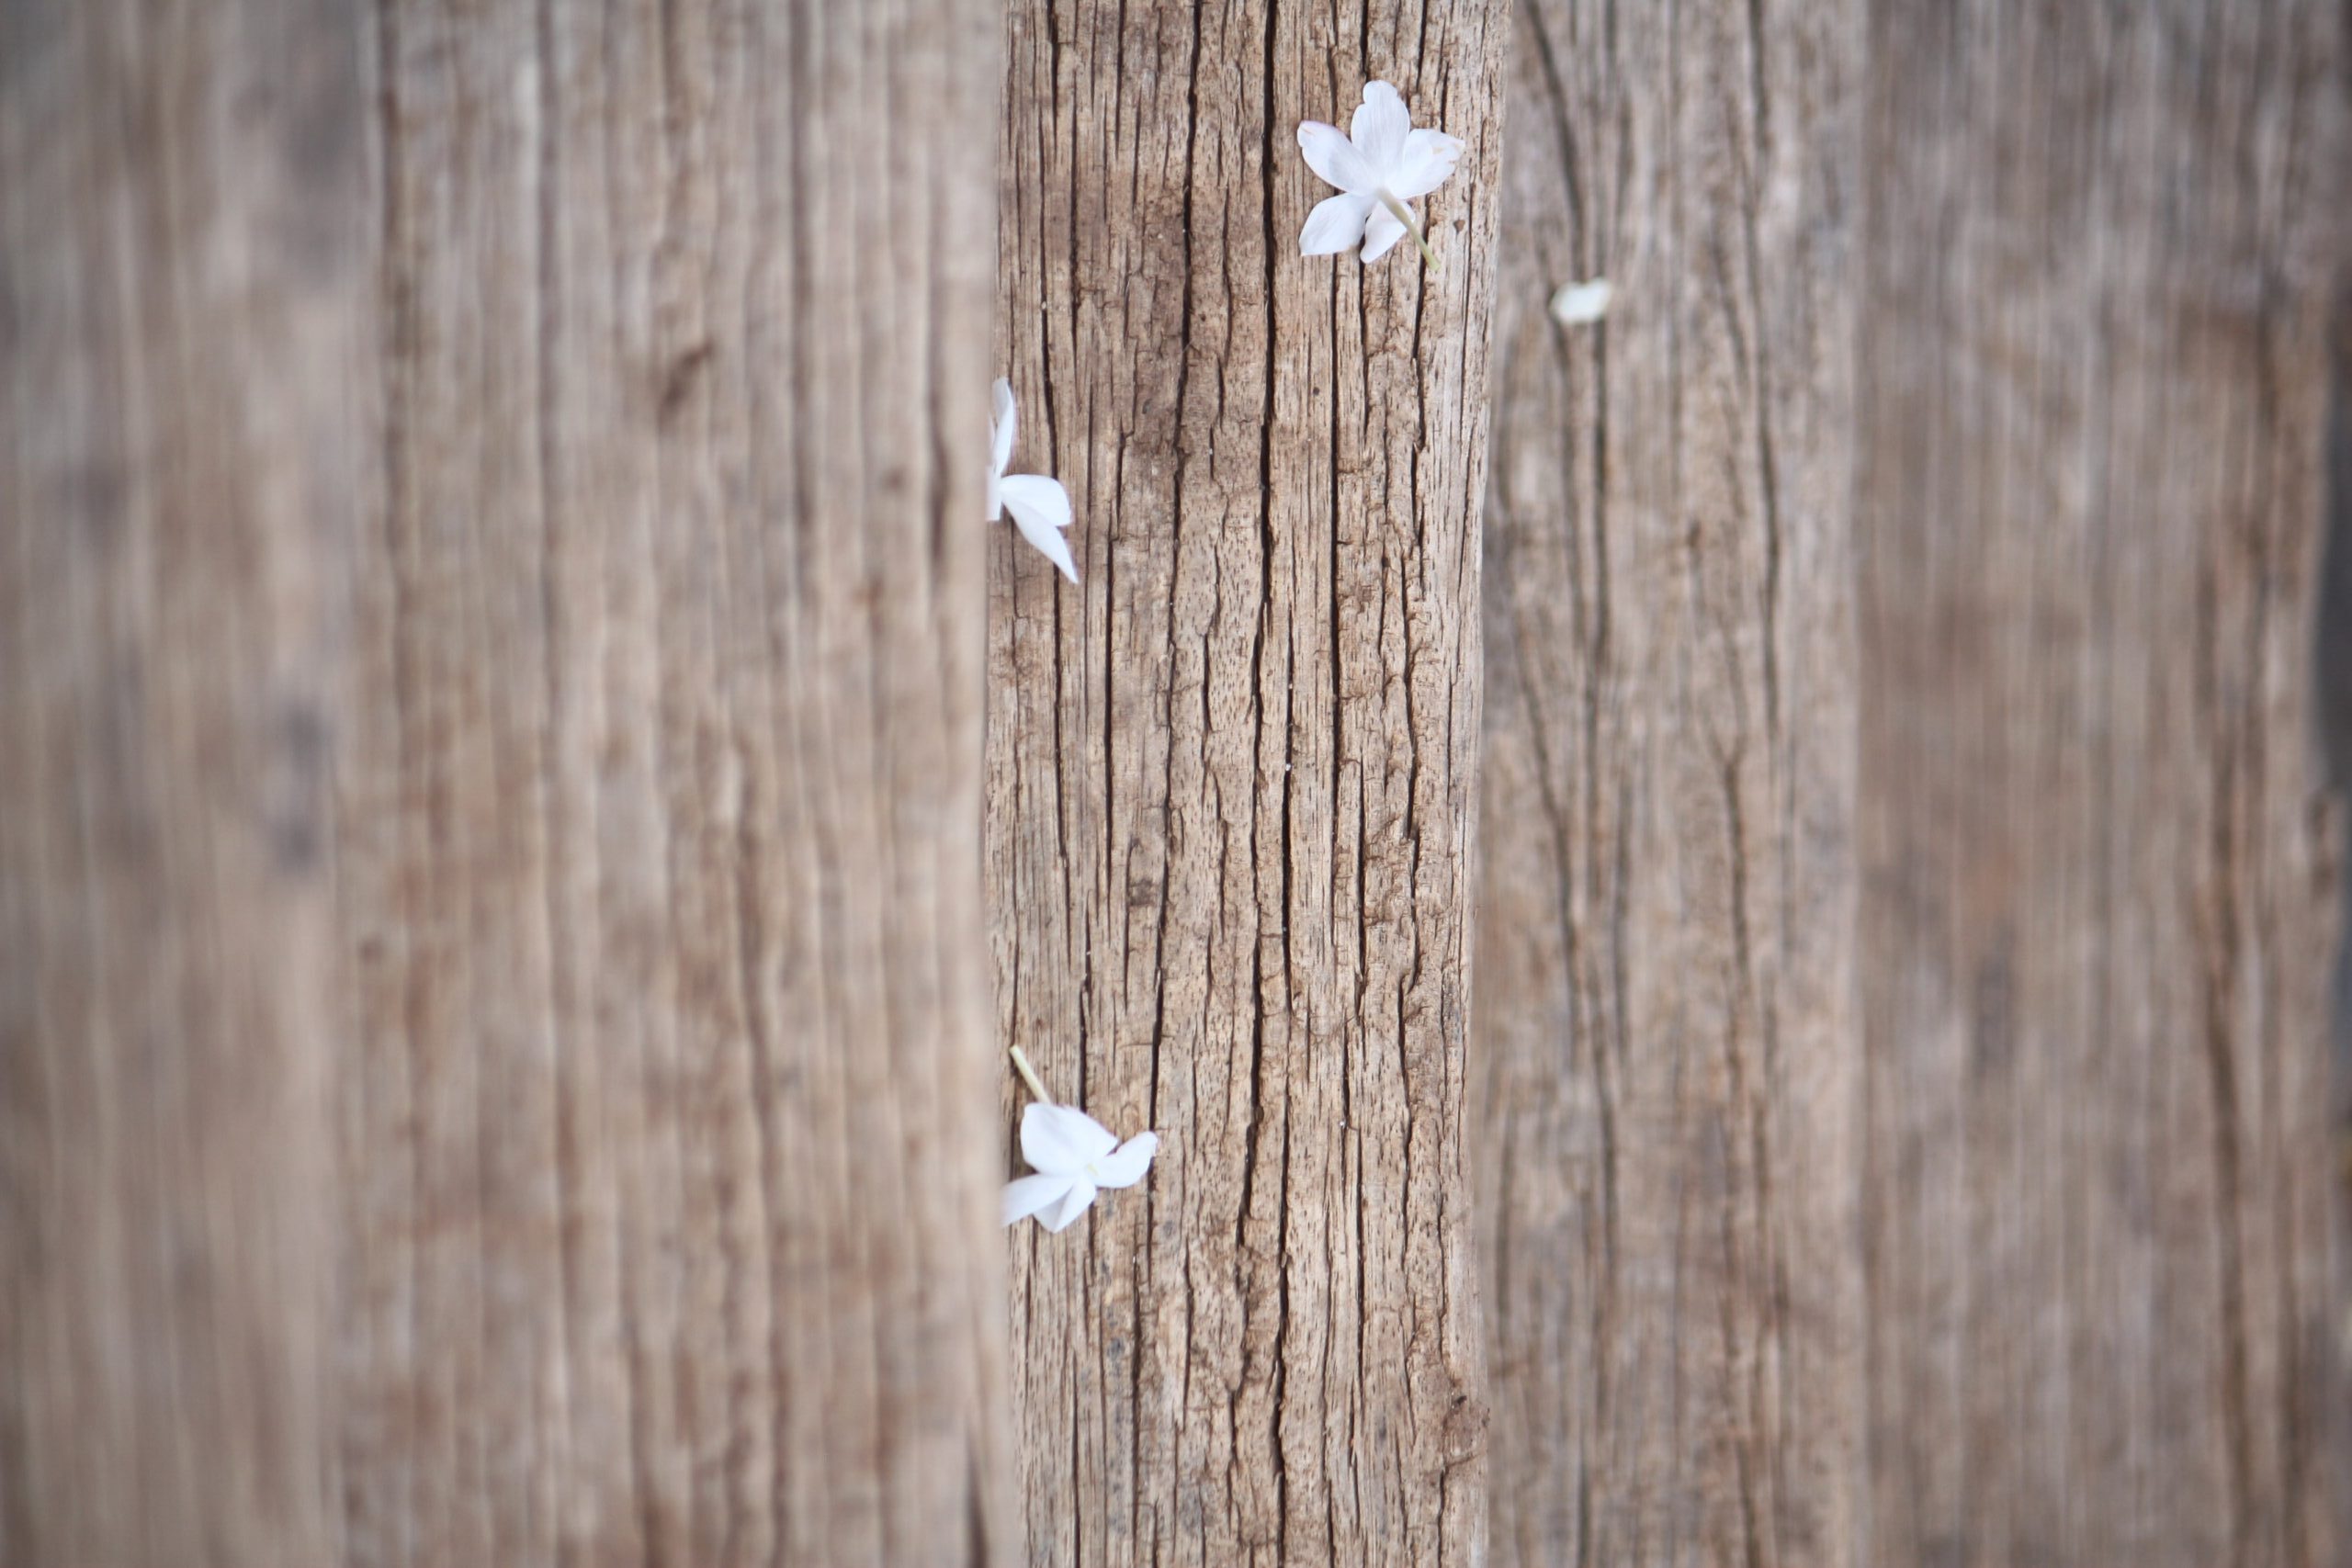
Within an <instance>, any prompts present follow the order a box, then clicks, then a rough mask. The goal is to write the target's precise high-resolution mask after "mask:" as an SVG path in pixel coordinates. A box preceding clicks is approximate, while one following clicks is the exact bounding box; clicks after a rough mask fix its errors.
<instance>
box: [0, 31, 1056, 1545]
mask: <svg viewBox="0 0 2352 1568" xmlns="http://www.w3.org/2000/svg"><path fill="white" fill-rule="evenodd" d="M5 25H6V28H7V31H6V34H5V35H0V36H5V41H6V48H5V49H0V171H5V177H0V224H5V229H0V235H5V238H6V249H5V251H0V265H5V267H6V272H5V274H0V276H5V279H6V289H5V291H4V292H0V302H5V309H0V337H5V342H0V349H5V358H0V363H5V365H6V382H5V388H4V389H0V395H5V396H6V398H7V400H8V401H7V403H6V412H7V416H8V417H7V423H6V431H5V432H0V497H5V498H6V501H7V505H8V513H7V524H6V532H5V534H0V545H4V546H5V556H0V559H4V560H5V562H6V565H5V566H4V567H0V592H5V594H6V599H5V601H0V604H5V609H6V621H5V626H0V636H5V637H6V638H7V648H8V650H9V657H8V660H7V663H6V669H5V671H0V693H5V694H6V705H5V709H0V724H5V726H6V728H5V729H0V735H5V736H6V741H7V744H6V757H5V759H0V780H5V783H6V793H7V797H8V799H9V800H10V802H11V807H10V810H9V811H8V812H6V813H5V814H0V818H5V825H4V826H0V932H5V933H6V937H7V941H6V943H5V944H0V945H5V947H6V954H5V956H0V1041H5V1043H6V1056H5V1066H0V1071H5V1072H6V1075H7V1079H6V1083H7V1094H6V1102H5V1110H4V1111H0V1114H5V1116H6V1122H5V1123H0V1133H5V1136H0V1158H5V1159H6V1162H7V1164H6V1175H7V1177H8V1181H7V1184H6V1193H7V1207H6V1214H5V1220H0V1224H5V1225H6V1229H5V1230H0V1263H5V1265H6V1283H5V1285H0V1290H5V1291H6V1305H7V1306H8V1307H9V1308H10V1310H9V1311H8V1312H7V1313H6V1319H7V1325H8V1326H7V1327H6V1330H5V1333H6V1338H5V1339H0V1348H5V1349H6V1355H7V1359H6V1363H5V1365H6V1373H7V1386H6V1390H5V1392H0V1408H5V1410H6V1420H5V1421H0V1461H5V1462H0V1558H5V1559H6V1560H7V1561H9V1562H17V1561H24V1562H106V1563H109V1564H113V1563H141V1562H156V1563H171V1564H175V1565H176V1564H183V1563H187V1562H222V1563H237V1564H246V1563H275V1562H284V1563H288V1564H293V1565H298V1568H311V1565H314V1564H318V1563H322V1562H347V1563H352V1564H376V1563H395V1562H413V1563H431V1564H438V1563H458V1562H500V1563H552V1562H696V1563H703V1562H708V1563H730V1562H762V1563H770V1562H783V1563H797V1564H809V1565H820V1564H821V1565H823V1568H837V1565H842V1564H857V1563H874V1564H883V1563H888V1564H898V1563H904V1562H925V1563H931V1562H939V1563H946V1562H976V1563H977V1562H983V1561H993V1562H1002V1561H1006V1560H1008V1559H1009V1557H1010V1555H1011V1542H1012V1529H1013V1528H1014V1523H1015V1521H1014V1517H1013V1515H1012V1507H1011V1498H1012V1495H1011V1491H1010V1486H1009V1481H1010V1476H1011V1464H1010V1461H1011V1455H1012V1445H1011V1441H1010V1430H1009V1427H1008V1426H1007V1425H1006V1422H1007V1416H1006V1408H1007V1404H1008V1399H1007V1395H1006V1391H1005V1387H1004V1379H1003V1367H1002V1357H1003V1334H1004V1320H1003V1316H1002V1306H1001V1303H1002V1299H1003V1269H1002V1263H1001V1241H1000V1239H999V1237H998V1235H997V1234H996V1232H995V1228H994V1225H993V1224H992V1217H991V1210H992V1207H993V1199H994V1192H995V1186H996V1173H995V1171H994V1169H993V1160H992V1148H993V1141H994V1130H993V1121H992V1103H993V1102H992V1099H991V1094H990V1089H991V1085H992V1082H993V1079H992V1077H991V1072H992V1062H993V1057H992V1041H991V1039H990V1036H989V1029H988V1026H987V1019H988V1010H987V1003H986V995H987V993H986V986H987V970H986V967H985V963H986V960H985V949H984V947H983V944H982V941H981V937H980V935H979V932H980V896H979V895H980V879H979V863H978V855H977V853H976V852H975V836H976V833H977V830H978V822H979V812H980V802H979V788H980V764H981V750H980V745H981V741H980V722H981V694H980V685H979V682H980V677H981V670H982V659H983V642H982V612H983V604H984V598H983V592H984V591H983V580H982V575H981V573H982V565H981V563H982V561H983V559H984V557H983V554H982V552H983V549H984V547H985V545H986V543H987V535H986V533H985V532H984V530H983V527H982V525H981V521H980V514H981V512H982V490H981V471H980V468H979V464H980V462H981V461H982V458H983V455H984V448H983V446H982V444H981V439H980V430H981V420H982V416H983V414H984V412H985V411H986V408H987V388H988V376H987V363H986V358H985V347H986V344H987V332H988V328H987V321H988V310H989V288H990V282H991V279H992V276H993V274H992V267H993V261H994V256H993V250H992V247H991V245H990V244H989V241H988V238H987V236H988V235H989V217H990V213H991V212H992V210H993V200H994V188H995V186H994V181H993V179H992V177H991V171H992V167H993V165H992V162H991V159H992V156H993V154H992V151H991V148H990V145H989V140H988V138H987V137H986V136H985V135H978V136H976V135H974V134H973V133H972V131H973V128H975V127H986V126H989V125H991V124H993V123H994V120H993V112H994V107H995V103H996V90H995V87H994V81H995V75H996V62H997V59H998V51H997V47H996V45H997V39H998V33H997V28H996V23H995V20H994V17H993V16H992V14H991V12H990V10H989V7H988V6H985V5H981V4H977V3H973V0H877V3H875V4H870V5H862V6H857V7H854V8H852V7H842V6H830V5H825V4H820V3H819V0H804V3H801V4H797V5H794V6H783V7H776V6H761V5H752V4H748V3H746V4H732V3H724V0H708V3H678V4H669V5H663V6H644V5H622V4H613V5H605V6H549V5H545V4H529V3H526V0H499V3H496V4H492V5H486V6H485V5H479V4H457V3H451V4H440V3H437V0H403V3H401V4H399V5H394V6H384V7H381V8H379V9H378V10H375V11H367V10H362V9H360V8H357V7H347V6H301V5H296V4H292V3H290V0H288V3H281V4H262V3H260V0H247V3H246V4H243V6H184V7H179V8H176V9H173V8H167V7H150V6H141V7H132V6H127V5H106V6H86V7H73V6H30V7H27V6H11V7H8V8H7V10H6V24H5ZM330 795H332V814H330V801H329V796H330ZM330 867H332V876H330V874H329V871H330ZM338 924H339V928H340V933H341V936H340V940H339V941H338V937H337V931H338Z"/></svg>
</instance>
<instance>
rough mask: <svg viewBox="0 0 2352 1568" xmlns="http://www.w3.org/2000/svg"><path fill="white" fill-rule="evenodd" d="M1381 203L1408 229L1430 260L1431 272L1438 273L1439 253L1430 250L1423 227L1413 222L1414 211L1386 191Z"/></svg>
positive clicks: (1422, 252)
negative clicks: (1423, 234) (1424, 236)
mask: <svg viewBox="0 0 2352 1568" xmlns="http://www.w3.org/2000/svg"><path fill="white" fill-rule="evenodd" d="M1379 201H1380V205H1381V206H1383V207H1385V208H1386V209H1388V215H1389V216H1390V217H1391V218H1394V219H1395V220H1397V222H1399V223H1402V224H1403V225H1405V227H1406V229H1407V230H1408V231H1409V232H1410V233H1411V234H1412V236H1413V243H1415V244H1417V245H1419V246H1420V247H1421V254H1422V255H1423V256H1425V257H1427V258H1428V259H1429V264H1430V271H1431V272H1435V271H1437V270H1438V263H1437V253H1436V252H1435V251H1433V250H1431V249H1430V243H1429V241H1428V240H1427V239H1425V238H1423V237H1422V234H1421V226H1420V225H1419V223H1416V222H1414V221H1413V209H1411V208H1409V207H1408V206H1406V205H1405V204H1404V203H1403V202H1401V201H1399V200H1397V198H1396V197H1393V196H1391V195H1389V194H1388V193H1387V192H1386V191H1385V190H1384V191H1382V192H1381V193H1380V197H1379Z"/></svg>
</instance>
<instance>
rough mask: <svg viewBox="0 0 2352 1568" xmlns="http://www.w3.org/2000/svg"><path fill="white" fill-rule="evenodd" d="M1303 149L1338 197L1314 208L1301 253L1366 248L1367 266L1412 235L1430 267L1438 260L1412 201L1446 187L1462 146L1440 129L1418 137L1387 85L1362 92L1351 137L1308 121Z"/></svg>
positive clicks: (1300, 135)
mask: <svg viewBox="0 0 2352 1568" xmlns="http://www.w3.org/2000/svg"><path fill="white" fill-rule="evenodd" d="M1298 149H1299V151H1300V152H1304V153H1306V166H1307V167H1308V168H1310V169H1313V170H1314V171H1315V173H1316V175H1317V176H1318V177H1319V178H1321V179H1322V180H1323V182H1324V183H1325V184H1327V185H1333V186H1339V188H1340V194H1339V195H1337V196H1334V197H1326V198H1324V199H1323V200H1322V201H1320V202H1317V204H1316V207H1315V210H1314V211H1312V212H1310V213H1308V214H1307V215H1306V229H1305V230H1303V231H1301V232H1300V234H1299V236H1298V253H1299V254H1301V255H1306V256H1328V255H1332V254H1336V253H1338V252H1340V251H1344V250H1346V249H1347V248H1348V247H1349V246H1350V245H1352V244H1354V243H1356V242H1357V241H1359V240H1361V241H1363V259H1364V262H1365V263H1366V265H1369V264H1371V263H1373V262H1376V261H1378V260H1379V259H1380V258H1381V257H1383V256H1385V255H1386V254H1388V250H1389V247H1390V246H1392V245H1394V244H1395V243H1397V241H1399V240H1401V239H1403V238H1404V237H1405V236H1406V235H1407V234H1408V233H1409V234H1411V235H1412V236H1413V242H1414V243H1416V244H1418V245H1419V246H1420V247H1421V254H1422V255H1424V256H1426V257H1428V258H1429V264H1430V266H1431V267H1435V266H1436V265H1437V253H1436V252H1434V251H1432V250H1430V243H1429V241H1428V239H1427V238H1426V237H1424V236H1423V234H1422V233H1421V225H1420V220H1419V219H1417V218H1415V217H1414V216H1413V209H1412V207H1411V205H1410V204H1411V202H1412V200H1413V198H1414V197H1419V196H1427V195H1428V194H1429V193H1430V192H1431V191H1433V190H1435V189H1437V187H1438V186H1441V185H1442V184H1444V183H1445V177H1446V176H1447V175H1451V174H1452V173H1453V165H1454V162H1455V160H1457V159H1459V158H1460V157H1461V156H1462V142H1461V141H1460V140H1459V139H1457V138H1455V137H1452V136H1448V135H1446V134H1444V133H1443V132H1442V131H1436V130H1414V129H1413V117H1412V116H1411V115H1409V114H1408V113H1407V112H1406V111H1405V100H1404V99H1403V98H1401V97H1399V96H1397V89H1396V88H1394V87H1392V86H1390V85H1388V84H1387V83H1385V82H1374V83H1373V84H1371V85H1369V86H1367V87H1365V88H1364V90H1363V107H1360V108H1358V109H1357V110H1356V118H1355V122H1354V124H1353V126H1352V127H1351V130H1350V133H1349V134H1348V135H1346V136H1342V135H1340V128H1339V127H1338V126H1336V125H1325V124H1324V123H1323V122H1322V121H1321V120H1317V119H1310V120H1307V121H1306V122H1305V123H1303V124H1301V125H1300V126H1299V128H1298Z"/></svg>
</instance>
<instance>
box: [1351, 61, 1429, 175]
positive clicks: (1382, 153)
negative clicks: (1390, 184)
mask: <svg viewBox="0 0 2352 1568" xmlns="http://www.w3.org/2000/svg"><path fill="white" fill-rule="evenodd" d="M1412 129H1413V117H1412V116H1411V115H1410V114H1408V112H1406V109H1405V100H1404V99H1403V98H1401V97H1399V96H1397V89H1396V88H1394V87H1392V86H1390V85H1388V84H1387V83H1385V82H1372V83H1367V84H1366V85H1365V86H1364V90H1363V107H1360V108H1358V109H1357V110H1356V118H1355V119H1354V121H1353V122H1352V123H1351V124H1350V125H1349V127H1348V134H1349V138H1350V139H1351V141H1354V142H1355V144H1356V151H1357V152H1361V153H1363V156H1364V162H1366V163H1368V164H1371V165H1372V166H1373V168H1374V171H1376V172H1377V173H1378V174H1380V175H1387V174H1388V173H1389V172H1390V171H1391V170H1392V169H1394V168H1395V167H1396V164H1397V160H1398V158H1400V157H1401V156H1402V155H1403V154H1404V151H1405V136H1406V133H1407V132H1408V131H1410V130H1412Z"/></svg>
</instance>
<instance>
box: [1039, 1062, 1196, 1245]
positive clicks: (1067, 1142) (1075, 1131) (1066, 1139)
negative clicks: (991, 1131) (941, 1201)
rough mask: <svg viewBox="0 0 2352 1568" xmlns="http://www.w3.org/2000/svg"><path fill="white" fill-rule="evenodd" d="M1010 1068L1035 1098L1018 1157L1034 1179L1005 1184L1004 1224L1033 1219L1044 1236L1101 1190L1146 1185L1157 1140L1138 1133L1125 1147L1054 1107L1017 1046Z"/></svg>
mask: <svg viewBox="0 0 2352 1568" xmlns="http://www.w3.org/2000/svg"><path fill="white" fill-rule="evenodd" d="M1012 1065H1013V1066H1016V1067H1019V1068H1020V1069H1021V1076H1022V1077H1023V1078H1024V1079H1026V1080H1027V1082H1028V1085H1029V1092H1030V1093H1032V1094H1034V1095H1035V1096H1036V1097H1037V1100H1036V1103H1035V1104H1033V1105H1031V1106H1030V1107H1029V1108H1028V1109H1027V1110H1026V1111H1023V1112H1022V1113H1021V1157H1022V1158H1023V1159H1025V1160H1027V1161H1028V1162H1029V1166H1030V1168H1031V1169H1033V1170H1035V1171H1036V1172H1037V1174H1036V1175H1035V1176H1024V1177H1023V1178H1021V1179H1019V1180H1017V1181H1011V1182H1007V1183H1006V1184H1005V1189H1004V1203H1003V1212H1004V1223H1005V1224H1008V1225H1009V1224H1014V1223H1016V1222H1017V1221H1020V1220H1023V1219H1026V1218H1027V1217H1028V1216H1030V1215H1031V1214H1035V1215H1036V1216H1037V1220H1038V1223H1039V1224H1043V1225H1044V1226H1045V1227H1046V1229H1047V1230H1049V1231H1060V1230H1065V1229H1068V1228H1069V1224H1070V1222H1071V1221H1073V1220H1075V1219H1077V1218H1078V1216H1079V1215H1080V1214H1082V1213H1085V1212H1086V1209H1087V1205H1089V1204H1091V1203H1092V1202H1093V1201H1094V1198H1095V1194H1096V1193H1097V1192H1098V1191H1099V1190H1102V1189H1103V1188H1105V1187H1133V1186H1134V1185H1135V1184H1136V1182H1138V1181H1141V1180H1142V1179H1144V1173H1145V1172H1146V1171H1148V1170H1149V1169H1150V1168H1151V1156H1153V1155H1155V1154H1157V1153H1159V1134H1156V1133H1138V1134H1136V1135H1135V1136H1134V1137H1132V1138H1129V1139H1128V1140H1127V1141H1126V1142H1125V1143H1124V1144H1123V1143H1121V1142H1119V1140H1118V1138H1117V1137H1116V1136H1115V1135H1114V1134H1113V1133H1112V1132H1111V1130H1110V1129H1109V1128H1108V1127H1105V1126H1104V1125H1103V1123H1102V1122H1097V1121H1096V1120H1095V1119H1094V1118H1093V1117H1091V1116H1089V1115H1088V1114H1087V1113H1086V1112H1085V1111H1080V1110H1079V1109H1078V1108H1077V1107H1076V1106H1074V1105H1056V1104H1055V1103H1054V1102H1053V1100H1052V1098H1051V1097H1050V1096H1048V1095H1047V1094H1046V1090H1045V1086H1044V1085H1042V1084H1040V1083H1039V1082H1038V1081H1037V1075H1036V1074H1035V1072H1034V1071H1032V1070H1031V1069H1030V1066H1029V1058H1028V1057H1027V1056H1026V1055H1023V1052H1022V1050H1021V1047H1019V1046H1018V1045H1016V1046H1014V1047H1013V1048H1012Z"/></svg>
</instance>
